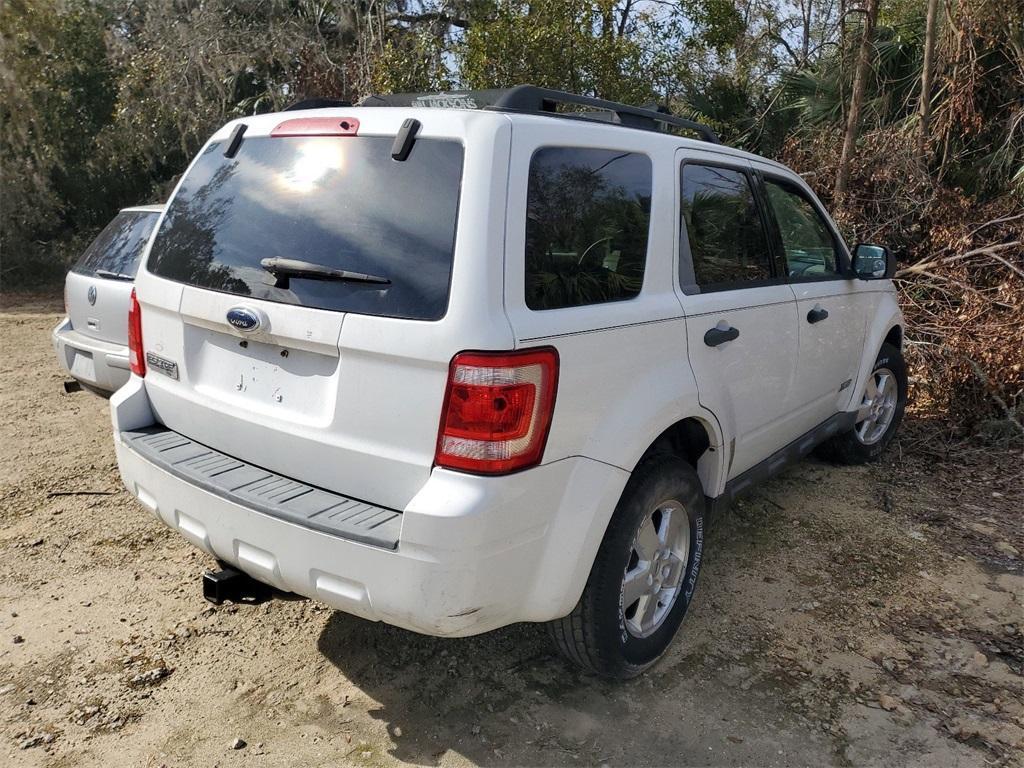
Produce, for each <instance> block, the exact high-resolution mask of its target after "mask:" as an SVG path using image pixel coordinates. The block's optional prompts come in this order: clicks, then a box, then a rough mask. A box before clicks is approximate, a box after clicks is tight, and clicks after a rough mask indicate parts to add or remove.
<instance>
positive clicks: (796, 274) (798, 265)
mask: <svg viewBox="0 0 1024 768" xmlns="http://www.w3.org/2000/svg"><path fill="white" fill-rule="evenodd" d="M764 188H765V192H766V194H767V196H768V203H769V205H771V208H772V213H774V214H775V221H776V222H777V224H778V226H779V234H780V236H781V237H782V250H783V253H784V254H785V256H786V272H787V274H788V275H789V276H790V277H791V278H795V279H798V280H815V279H817V280H820V279H823V278H826V277H835V276H836V275H838V274H839V273H840V269H839V263H840V262H839V254H838V251H837V250H836V242H835V239H834V238H833V237H832V231H831V230H830V229H829V227H828V225H827V224H826V223H825V220H824V219H823V218H822V217H821V214H820V213H818V209H817V208H815V207H814V205H813V203H811V201H810V200H808V199H807V197H806V195H805V194H804V193H803V191H801V190H800V189H799V188H798V187H797V186H795V185H793V184H787V183H785V182H782V181H776V180H774V179H765V182H764Z"/></svg>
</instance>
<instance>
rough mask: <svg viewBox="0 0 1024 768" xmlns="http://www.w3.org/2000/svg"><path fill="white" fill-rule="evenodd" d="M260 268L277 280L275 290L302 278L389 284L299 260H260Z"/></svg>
mask: <svg viewBox="0 0 1024 768" xmlns="http://www.w3.org/2000/svg"><path fill="white" fill-rule="evenodd" d="M260 266H261V267H263V268H264V269H265V270H267V272H269V273H270V274H272V275H273V276H274V277H275V278H277V282H276V283H275V284H274V285H275V287H277V288H287V287H288V278H290V277H304V278H307V279H309V280H345V281H350V282H353V283H377V284H379V285H390V284H391V281H390V280H389V279H388V278H386V277H381V276H379V275H367V274H366V273H364V272H352V271H350V270H347V269H335V268H334V267H327V266H324V265H323V264H314V263H313V262H311V261H300V260H299V259H262V260H261V261H260Z"/></svg>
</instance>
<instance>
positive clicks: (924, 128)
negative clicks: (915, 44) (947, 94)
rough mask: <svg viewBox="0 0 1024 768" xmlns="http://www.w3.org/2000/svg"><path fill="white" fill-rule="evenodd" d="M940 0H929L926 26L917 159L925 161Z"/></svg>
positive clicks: (930, 114)
mask: <svg viewBox="0 0 1024 768" xmlns="http://www.w3.org/2000/svg"><path fill="white" fill-rule="evenodd" d="M938 9H939V0H928V17H927V19H926V20H925V25H924V63H923V65H922V68H921V101H920V107H919V115H920V120H921V122H920V125H919V126H918V134H917V159H918V160H919V161H921V160H923V159H924V151H925V147H926V146H927V144H928V123H929V121H930V120H931V116H932V74H933V70H934V68H935V64H934V62H933V59H934V58H935V21H936V18H935V17H936V16H937V15H938Z"/></svg>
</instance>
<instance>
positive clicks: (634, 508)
mask: <svg viewBox="0 0 1024 768" xmlns="http://www.w3.org/2000/svg"><path fill="white" fill-rule="evenodd" d="M704 506H705V505H704V493H703V490H702V489H701V484H700V480H699V479H698V478H697V473H696V472H694V471H693V468H692V467H690V466H689V465H688V464H686V463H685V462H683V461H682V460H680V459H678V458H676V457H674V456H656V457H654V458H652V459H649V460H647V461H645V462H644V463H643V464H641V465H640V467H638V468H637V470H636V471H635V472H634V473H633V476H632V477H631V478H630V480H629V483H628V484H627V485H626V490H625V491H624V492H623V494H622V498H621V499H620V500H619V504H618V506H617V507H616V509H615V513H614V514H613V515H612V520H611V523H610V524H609V526H608V530H607V532H606V533H605V537H604V540H603V541H602V542H601V547H600V549H599V550H598V553H597V557H596V558H595V560H594V565H593V567H592V569H591V572H590V578H589V579H588V580H587V585H586V587H585V588H584V590H583V596H582V597H581V598H580V601H579V603H578V604H577V605H576V608H575V609H574V610H573V612H572V613H571V614H569V615H568V616H566V617H565V618H563V619H558V620H556V621H553V622H551V623H550V624H549V627H550V630H551V634H552V636H553V637H554V640H555V643H556V644H557V645H558V648H559V650H560V651H561V653H562V654H563V655H564V656H565V657H566V658H568V659H569V660H570V661H572V662H574V663H575V664H578V665H579V666H582V667H584V668H585V669H589V670H591V671H593V672H597V673H598V674H601V675H605V676H608V677H616V678H622V679H625V678H630V677H635V676H636V675H639V674H640V673H641V672H643V671H644V670H645V669H647V668H648V667H650V666H651V665H652V664H654V663H655V662H656V661H657V660H658V659H659V658H660V657H661V655H662V654H663V653H664V652H665V650H666V649H667V648H668V646H669V644H670V643H671V642H672V638H673V637H675V634H676V631H677V630H678V629H679V625H680V623H681V622H682V620H683V616H684V615H685V614H686V610H687V608H688V607H689V605H690V599H691V598H692V597H693V592H694V589H695V587H696V585H697V576H698V574H699V573H700V564H701V558H702V553H703V547H704V530H705V524H704V515H705V510H704Z"/></svg>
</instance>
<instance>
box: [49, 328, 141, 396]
mask: <svg viewBox="0 0 1024 768" xmlns="http://www.w3.org/2000/svg"><path fill="white" fill-rule="evenodd" d="M53 348H54V350H55V351H56V352H57V362H59V363H60V365H61V367H62V368H63V369H64V370H65V371H67V373H68V374H69V375H70V376H72V377H74V378H75V379H77V380H78V381H80V382H82V383H83V384H86V385H88V386H90V387H93V388H94V389H98V390H101V391H103V392H108V393H109V392H114V391H116V390H118V389H120V388H121V387H122V386H124V384H125V382H127V381H128V378H129V376H130V375H131V371H130V369H129V367H128V347H127V346H126V345H123V344H112V343H111V342H109V341H99V340H98V339H93V338H90V337H89V336H85V335H84V334H81V333H79V332H78V331H76V330H75V329H74V328H72V327H71V321H70V320H69V319H68V318H66V317H65V318H64V319H63V320H62V321H61V322H60V324H59V325H58V326H57V327H56V328H54V329H53Z"/></svg>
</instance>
